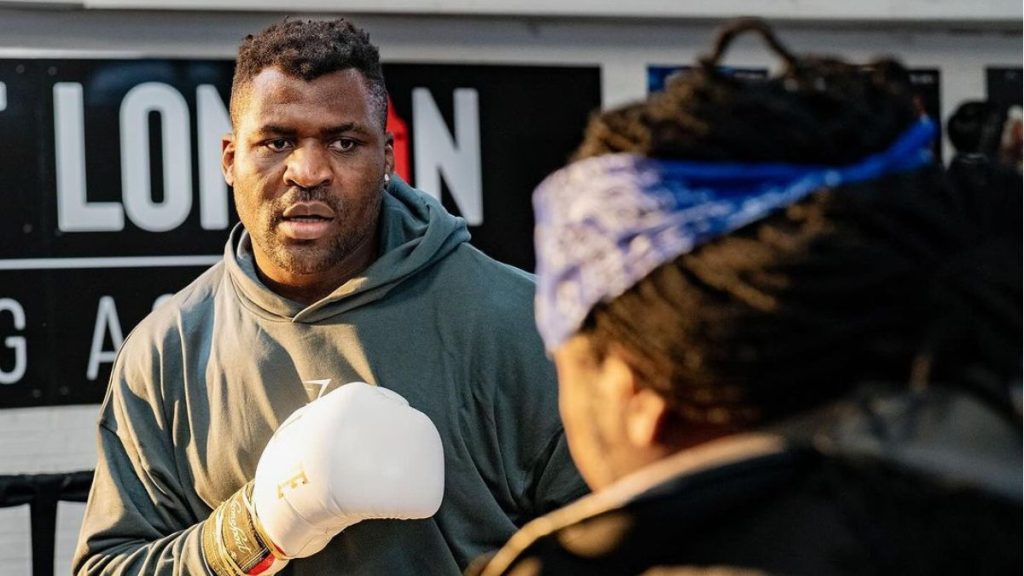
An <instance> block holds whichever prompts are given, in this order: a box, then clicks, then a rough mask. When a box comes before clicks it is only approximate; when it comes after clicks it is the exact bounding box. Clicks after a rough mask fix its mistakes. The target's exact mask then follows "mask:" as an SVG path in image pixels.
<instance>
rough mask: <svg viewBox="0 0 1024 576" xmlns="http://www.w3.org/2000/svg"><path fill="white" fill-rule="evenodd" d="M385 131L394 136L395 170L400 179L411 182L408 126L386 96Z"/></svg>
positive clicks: (389, 97)
mask: <svg viewBox="0 0 1024 576" xmlns="http://www.w3.org/2000/svg"><path fill="white" fill-rule="evenodd" d="M386 129H387V131H388V132H390V133H391V134H392V135H394V137H395V143H394V146H395V172H396V173H398V175H399V176H401V178H402V180H405V181H406V182H408V183H410V184H412V174H411V172H410V170H409V126H408V125H407V124H406V123H405V120H402V118H401V117H400V116H399V115H398V114H397V113H396V112H395V105H394V104H393V103H392V102H391V96H388V123H387V128H386Z"/></svg>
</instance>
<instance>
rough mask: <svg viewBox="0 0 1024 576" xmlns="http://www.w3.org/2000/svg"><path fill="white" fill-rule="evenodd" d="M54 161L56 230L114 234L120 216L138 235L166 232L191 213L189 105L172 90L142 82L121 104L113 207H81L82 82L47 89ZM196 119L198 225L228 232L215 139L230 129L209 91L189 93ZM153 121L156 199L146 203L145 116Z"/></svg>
mask: <svg viewBox="0 0 1024 576" xmlns="http://www.w3.org/2000/svg"><path fill="white" fill-rule="evenodd" d="M53 102H54V109H53V122H54V141H55V149H56V162H57V226H58V227H59V228H60V230H61V231H62V232H119V231H121V230H124V217H125V213H127V215H128V219H129V220H130V221H131V222H132V223H133V224H135V225H136V226H138V227H139V228H141V229H143V230H147V231H149V232H166V231H168V230H173V229H175V228H177V227H179V226H181V224H182V223H184V222H185V220H186V219H187V218H188V216H189V213H190V212H191V210H192V143H191V134H190V132H191V128H190V126H191V124H190V121H189V116H190V112H189V108H188V104H187V103H186V101H185V98H184V97H183V96H182V95H181V93H180V92H178V91H177V90H176V89H175V88H174V87H173V86H170V85H167V84H163V83H160V82H146V83H143V84H139V85H138V86H136V87H134V88H132V89H131V90H130V91H129V92H128V93H127V94H126V95H125V97H124V100H122V102H121V109H120V117H121V122H120V124H121V127H120V140H121V190H122V195H123V200H124V205H123V206H122V205H121V203H118V202H88V201H87V199H86V195H87V193H86V191H87V186H86V175H85V149H86V145H85V119H84V112H83V108H84V105H83V97H82V85H81V84H80V83H78V82H58V83H56V84H54V86H53ZM196 106H197V119H198V122H199V128H198V132H199V196H200V197H199V221H200V225H201V226H202V227H203V229H204V230H224V229H226V228H227V227H228V217H229V215H228V192H227V184H226V183H225V182H224V178H223V176H222V175H221V172H220V156H221V154H220V139H221V136H223V135H224V134H226V133H228V132H230V131H231V121H230V118H229V116H228V112H227V107H226V106H225V105H224V101H223V100H222V99H221V98H220V95H219V94H218V93H217V90H216V88H214V87H213V86H211V85H207V84H203V85H200V86H199V87H198V88H197V89H196ZM152 112H156V113H158V114H159V116H160V122H161V133H162V137H161V142H160V149H161V154H162V160H163V162H162V163H163V192H164V194H163V196H164V199H163V202H159V203H157V202H153V195H152V190H151V186H150V182H151V181H152V165H151V162H150V157H149V149H150V146H149V115H150V113H152Z"/></svg>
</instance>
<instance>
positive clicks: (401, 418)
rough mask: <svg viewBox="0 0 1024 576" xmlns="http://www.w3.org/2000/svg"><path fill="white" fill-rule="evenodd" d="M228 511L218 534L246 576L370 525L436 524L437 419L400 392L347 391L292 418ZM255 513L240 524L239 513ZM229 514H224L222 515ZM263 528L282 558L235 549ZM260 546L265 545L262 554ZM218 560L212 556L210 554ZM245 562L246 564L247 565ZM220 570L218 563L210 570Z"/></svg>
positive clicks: (439, 486) (353, 387) (363, 387)
mask: <svg viewBox="0 0 1024 576" xmlns="http://www.w3.org/2000/svg"><path fill="white" fill-rule="evenodd" d="M240 492H241V495H240V496H239V498H240V499H241V500H242V502H243V503H242V504H240V505H235V506H234V507H233V508H232V506H231V502H232V500H234V498H232V500H229V501H227V502H225V504H224V505H222V508H225V507H226V508H227V510H226V511H225V512H224V513H223V514H217V513H215V514H214V516H213V517H217V518H221V517H223V519H222V520H219V521H218V524H217V526H216V533H217V534H221V535H222V539H223V540H224V541H226V542H228V545H227V546H224V545H221V546H220V548H221V549H225V548H226V549H227V551H228V552H229V555H230V557H231V558H232V560H233V561H232V562H231V563H230V564H234V565H235V566H238V567H239V568H240V570H238V572H236V573H242V574H270V573H273V572H276V571H277V570H279V569H280V568H282V567H283V566H284V562H283V560H285V559H288V558H303V557H306V556H310V555H312V554H315V553H317V552H319V551H320V550H321V549H323V547H324V546H326V545H327V543H328V542H329V541H330V540H331V538H333V537H334V536H335V535H336V534H338V533H339V532H341V531H342V530H344V529H345V528H347V527H349V526H351V525H353V524H355V523H357V522H361V521H363V520H370V519H383V518H391V519H400V520H411V519H418V518H429V517H430V516H433V515H434V513H435V512H437V510H438V508H439V507H440V506H441V497H442V494H443V492H444V453H443V449H442V447H441V437H440V435H439V434H438V432H437V429H436V428H435V427H434V424H433V423H432V422H431V421H430V419H429V418H428V417H427V416H426V415H425V414H423V413H422V412H420V411H419V410H416V409H415V408H412V407H411V406H409V403H408V402H407V401H406V400H405V398H403V397H402V396H400V395H398V394H397V393H395V392H393V391H391V390H387V389H385V388H380V387H377V386H371V385H369V384H365V383H363V382H352V383H350V384H345V385H344V386H341V387H340V388H338V389H337V390H334V391H332V392H330V393H328V394H326V395H324V396H323V397H321V398H319V399H317V400H314V401H313V402H310V403H309V404H307V405H306V406H304V407H303V408H300V409H299V410H297V411H296V412H295V413H294V414H292V415H291V416H290V417H289V418H288V419H287V420H285V422H284V423H283V424H281V427H280V428H278V429H277V431H276V432H275V433H274V436H273V437H272V438H271V439H270V442H269V443H268V444H267V446H266V448H265V449H264V450H263V454H262V455H261V456H260V461H259V464H258V465H257V467H256V477H255V479H254V480H253V481H252V482H251V483H250V484H248V485H246V488H243V489H242V490H241V491H240ZM243 507H244V510H245V511H247V512H248V514H245V515H243V517H242V518H241V520H240V521H239V520H237V519H236V518H235V516H234V515H232V513H231V511H232V509H236V510H242V508H243ZM218 511H219V509H218ZM246 520H251V521H252V528H253V530H254V531H255V532H256V533H258V534H259V535H260V537H261V538H260V539H261V540H269V541H270V542H268V543H267V545H268V548H269V550H270V551H273V555H274V558H268V557H267V556H263V559H262V560H260V559H259V558H256V559H255V560H253V559H250V558H248V557H247V556H246V554H244V553H240V552H239V551H238V550H239V549H240V547H239V546H237V545H232V544H231V543H230V541H231V540H232V539H233V538H238V537H237V536H236V534H237V533H240V532H241V533H245V532H244V530H242V529H236V526H242V528H245V527H246V524H245V522H246ZM256 547H257V548H258V547H259V546H256ZM207 557H208V560H209V557H210V552H209V551H208V552H207ZM239 557H240V559H239ZM209 564H210V566H211V568H213V569H214V571H215V572H218V573H220V571H219V570H217V564H218V563H217V562H214V561H210V562H209Z"/></svg>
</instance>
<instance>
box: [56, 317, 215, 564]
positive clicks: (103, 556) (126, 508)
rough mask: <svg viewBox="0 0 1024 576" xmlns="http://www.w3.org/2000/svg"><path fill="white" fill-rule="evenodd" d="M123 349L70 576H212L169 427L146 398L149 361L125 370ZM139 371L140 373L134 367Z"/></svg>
mask: <svg viewBox="0 0 1024 576" xmlns="http://www.w3.org/2000/svg"><path fill="white" fill-rule="evenodd" d="M130 340H131V338H130V337H129V341H130ZM125 344H126V346H125V350H122V353H121V354H119V357H118V361H117V362H116V363H115V366H114V370H113V373H112V375H111V381H110V388H109V390H108V391H107V397H106V399H105V400H104V403H103V406H102V409H101V415H100V420H99V436H98V452H99V460H98V462H97V464H96V473H95V477H94V479H93V485H92V489H91V492H90V494H89V500H88V503H87V505H86V510H85V518H84V520H83V523H82V529H81V532H80V534H79V540H78V546H77V548H76V549H75V555H74V560H73V562H72V570H73V573H75V574H79V575H86V574H112V575H113V574H119V575H120V574H147V575H150V574H152V575H171V574H175V575H177V574H196V575H201V574H211V573H210V572H209V570H208V568H207V567H206V562H205V560H204V559H203V555H202V547H201V540H202V539H201V532H202V530H201V527H202V520H204V519H205V518H196V517H195V515H194V514H193V513H192V512H191V508H190V507H189V506H188V505H187V502H186V496H185V494H186V490H190V489H191V488H186V487H185V485H184V483H183V482H182V481H181V479H180V478H179V476H178V474H177V472H176V465H175V458H174V451H173V446H172V444H171V440H170V437H169V432H168V423H167V421H166V419H165V418H164V415H163V410H162V406H161V403H160V402H159V401H158V396H154V395H153V391H154V390H156V389H157V388H158V387H157V385H156V383H157V382H158V380H157V379H156V377H154V374H153V372H157V371H158V370H159V367H158V363H157V362H153V361H152V359H153V358H155V357H156V354H155V353H154V352H153V351H149V353H148V354H147V353H145V351H143V353H142V354H138V355H137V356H141V357H142V361H141V362H140V361H139V360H140V359H138V358H135V359H133V360H134V361H133V364H134V365H135V366H136V368H127V369H126V367H125V358H126V357H132V356H135V354H134V353H133V352H129V351H127V349H128V348H129V346H128V342H126V343H125ZM136 348H137V347H136ZM146 358H149V359H150V361H149V362H146V361H145V359H146ZM146 364H148V365H149V367H148V368H146V369H145V371H146V372H147V373H142V372H141V371H140V370H139V369H138V367H139V366H143V365H146Z"/></svg>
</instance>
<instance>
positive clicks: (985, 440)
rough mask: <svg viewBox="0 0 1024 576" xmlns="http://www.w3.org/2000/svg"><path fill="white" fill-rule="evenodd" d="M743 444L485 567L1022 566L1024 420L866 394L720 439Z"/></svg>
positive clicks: (975, 406)
mask: <svg viewBox="0 0 1024 576" xmlns="http://www.w3.org/2000/svg"><path fill="white" fill-rule="evenodd" d="M872 398H877V397H875V396H872ZM894 407H895V408H894ZM875 409H877V412H879V413H881V416H879V414H878V413H872V414H870V415H867V416H866V415H865V414H866V413H867V412H874V411H875ZM772 438H775V441H774V443H773V442H772V440H771V439H772ZM996 439H998V441H997V440H996ZM744 443H745V445H744ZM730 446H731V447H732V448H733V450H732V453H731V454H730V455H728V456H727V457H724V458H723V457H721V456H720V455H719V456H716V455H714V454H711V455H710V457H697V458H693V457H692V455H689V454H687V453H686V452H684V453H680V454H679V455H677V457H674V458H673V459H670V461H668V462H663V463H659V464H658V465H656V468H657V469H655V470H648V471H645V472H643V473H641V474H639V475H634V476H635V477H633V478H627V479H626V481H625V483H626V484H629V483H634V484H637V483H639V484H640V485H643V483H644V482H643V476H645V475H647V476H652V475H653V476H655V477H665V478H664V479H661V478H655V480H654V481H653V484H652V483H651V482H648V484H651V485H650V486H649V487H648V488H646V489H641V490H639V491H638V492H637V493H635V494H634V493H632V492H636V490H632V491H631V490H629V489H627V490H623V489H622V487H621V486H620V485H616V486H615V487H613V489H612V490H611V491H610V492H611V493H608V492H607V491H606V492H605V493H599V494H596V495H594V496H591V497H588V498H586V499H584V500H583V501H581V502H578V503H577V504H574V505H571V506H570V507H568V508H566V509H563V510H562V511H560V512H556V513H554V514H551V515H549V516H548V517H547V518H546V519H545V520H543V521H539V522H534V523H533V524H531V525H528V526H527V527H526V528H524V530H523V531H521V532H520V534H519V535H517V536H516V537H514V538H513V539H512V540H511V541H510V542H509V544H508V545H506V547H505V548H504V549H503V550H502V551H500V552H499V554H498V555H497V556H495V557H494V558H493V560H491V563H490V565H489V566H487V567H486V568H485V567H484V566H483V562H481V563H480V564H477V565H476V566H475V567H473V568H471V573H482V574H512V575H515V576H527V575H550V574H594V575H605V574H608V575H610V574H615V575H621V574H643V573H645V572H648V571H650V572H648V573H649V574H694V573H704V572H700V570H703V569H707V568H709V567H718V568H720V569H722V570H721V572H722V573H731V571H732V570H739V571H740V572H739V573H744V574H745V573H746V572H742V570H753V571H755V572H765V573H770V574H793V575H833V574H834V575H846V574H851V575H852V574H856V575H867V574H922V575H924V574H927V575H933V574H1020V573H1021V567H1022V558H1021V549H1022V548H1021V540H1022V529H1021V526H1022V515H1021V503H1020V486H1021V484H1020V466H1021V461H1020V447H1021V444H1020V427H1019V423H1016V424H1015V423H1014V422H1012V420H1007V419H1005V418H1001V417H1000V416H996V415H995V414H993V413H991V412H989V411H988V410H987V409H985V408H984V407H983V406H982V405H981V404H980V403H977V402H974V401H973V400H969V399H964V398H963V397H960V396H955V395H943V394H935V393H930V394H929V395H928V397H927V398H926V399H925V400H922V399H921V398H916V399H913V398H909V397H908V396H905V395H900V396H896V397H890V398H889V399H888V401H878V402H876V404H875V405H874V406H873V407H868V408H866V407H865V406H864V405H863V402H861V401H860V400H854V401H850V402H846V403H843V404H842V405H841V406H840V407H838V408H837V407H832V408H831V409H829V410H828V411H827V412H825V413H819V414H817V415H815V417H813V418H808V419H803V420H802V421H800V422H796V423H788V424H787V426H786V427H783V429H777V430H773V431H770V432H769V431H765V432H764V433H762V434H759V435H745V436H737V437H730V438H727V439H724V440H720V441H717V447H715V446H711V448H712V449H717V450H719V452H721V451H723V450H726V451H727V450H728V449H730ZM707 448H708V446H707V445H706V446H705V448H704V451H705V452H707ZM671 460H675V462H672V461H671ZM673 468H674V469H676V470H674V471H673ZM995 476H1001V477H1000V478H996V477H995ZM620 484H621V483H620ZM715 573H716V574H717V573H718V572H715Z"/></svg>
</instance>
